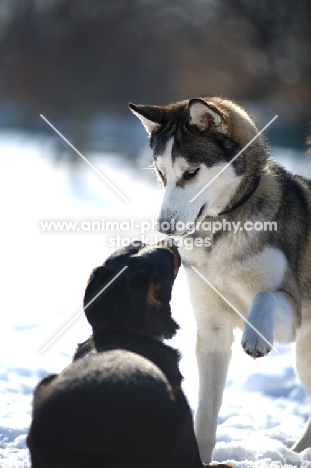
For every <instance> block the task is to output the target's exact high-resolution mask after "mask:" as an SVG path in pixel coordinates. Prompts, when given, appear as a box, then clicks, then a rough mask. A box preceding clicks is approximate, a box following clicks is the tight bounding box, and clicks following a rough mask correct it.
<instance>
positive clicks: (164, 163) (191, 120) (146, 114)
mask: <svg viewBox="0 0 311 468" xmlns="http://www.w3.org/2000/svg"><path fill="white" fill-rule="evenodd" d="M129 107H130V109H131V111H132V112H133V113H134V114H135V115H136V116H137V117H138V118H139V119H140V120H141V122H142V123H143V125H144V127H145V128H146V130H147V132H148V134H149V139H150V146H151V148H152V150H153V165H154V168H155V170H156V172H157V175H158V177H159V178H160V180H161V182H162V184H163V186H164V199H163V203H162V207H161V212H160V215H159V220H158V221H159V226H160V231H161V232H164V233H165V234H170V235H185V234H187V233H188V232H189V230H193V227H194V226H195V225H197V224H196V223H199V222H200V221H202V220H203V219H204V218H205V217H206V216H217V215H219V214H220V213H221V212H223V211H224V210H226V209H230V207H231V206H232V205H233V204H234V203H235V202H236V201H237V200H238V199H239V198H242V196H243V192H244V191H246V190H247V189H248V188H249V184H252V183H253V181H254V180H255V178H256V177H257V175H258V173H259V171H260V168H261V167H262V163H263V159H264V158H263V156H257V158H255V159H254V158H253V159H254V160H253V161H252V164H251V166H252V167H250V164H249V163H248V162H247V154H248V153H249V152H248V153H247V152H243V153H242V154H241V155H240V156H238V157H237V158H236V159H235V160H234V161H232V159H233V158H234V156H236V155H237V154H238V153H239V151H240V150H241V149H242V148H243V147H244V146H245V144H246V143H248V142H249V141H250V140H251V138H252V137H254V136H255V135H256V133H257V132H258V130H257V128H256V125H255V124H254V122H253V121H252V120H251V118H250V117H249V116H248V115H247V114H246V112H245V111H244V110H243V109H241V108H240V107H238V106H237V105H236V104H234V103H233V102H231V101H227V100H223V99H220V98H209V99H198V98H195V99H190V100H189V101H182V102H178V103H175V104H170V105H168V106H164V107H160V106H145V105H134V104H129ZM260 144H263V140H261V141H259V142H257V144H255V147H258V145H260ZM253 151H254V146H253ZM257 153H258V154H259V153H260V154H264V152H263V151H261V152H258V151H257ZM231 161H232V162H231ZM230 162H231V164H229V163H230Z"/></svg>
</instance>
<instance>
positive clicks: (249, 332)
mask: <svg viewBox="0 0 311 468" xmlns="http://www.w3.org/2000/svg"><path fill="white" fill-rule="evenodd" d="M265 335H266V336H265ZM267 335H268V336H267ZM263 336H265V338H266V340H267V341H268V342H269V343H267V342H266V341H265V340H264V339H263V338H262V337H261V336H260V335H258V333H257V332H256V331H255V330H253V329H252V328H251V327H250V326H249V325H248V323H245V325H244V332H243V335H242V341H241V344H242V346H243V348H244V351H245V352H246V353H247V354H249V355H250V356H252V357H253V358H254V359H256V358H258V357H263V356H266V355H267V354H268V353H270V351H271V349H272V344H273V335H271V334H270V333H265V334H263Z"/></svg>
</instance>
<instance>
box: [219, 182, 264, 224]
mask: <svg viewBox="0 0 311 468" xmlns="http://www.w3.org/2000/svg"><path fill="white" fill-rule="evenodd" d="M260 179H261V176H258V177H257V179H256V180H255V183H254V185H253V186H252V187H251V188H250V189H249V190H248V192H246V194H245V195H244V196H243V197H242V198H241V200H239V201H238V202H237V203H235V204H234V205H233V206H232V207H231V208H230V210H225V211H221V213H219V215H218V216H220V215H223V214H226V213H230V212H231V211H234V210H236V209H237V208H239V207H240V206H241V205H243V204H244V203H245V202H247V200H249V199H250V198H251V196H252V195H253V194H254V193H255V192H256V190H257V188H258V185H259V182H260Z"/></svg>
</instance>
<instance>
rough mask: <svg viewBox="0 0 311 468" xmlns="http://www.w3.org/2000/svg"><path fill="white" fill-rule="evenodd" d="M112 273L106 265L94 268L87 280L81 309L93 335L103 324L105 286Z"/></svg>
mask: <svg viewBox="0 0 311 468" xmlns="http://www.w3.org/2000/svg"><path fill="white" fill-rule="evenodd" d="M113 276H114V272H113V271H112V270H111V269H110V268H108V267H106V265H102V266H99V267H97V268H95V269H94V270H93V271H92V273H91V276H90V278H89V280H88V283H87V286H86V290H85V294H84V299H83V308H84V313H85V316H86V318H87V321H88V322H89V324H90V325H91V327H92V329H93V333H96V332H97V331H99V330H100V329H101V328H102V327H103V325H104V324H105V322H106V320H107V318H106V317H105V314H104V312H105V310H104V309H105V307H104V305H103V304H104V293H105V290H104V291H102V290H103V288H105V286H106V285H107V284H108V283H109V281H110V280H111V279H112V278H113Z"/></svg>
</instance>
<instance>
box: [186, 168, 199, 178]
mask: <svg viewBox="0 0 311 468" xmlns="http://www.w3.org/2000/svg"><path fill="white" fill-rule="evenodd" d="M199 170H200V168H199V167H198V168H197V169H193V170H192V171H186V172H184V175H183V178H184V180H190V179H193V177H195V176H196V174H197V173H198V172H199Z"/></svg>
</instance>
